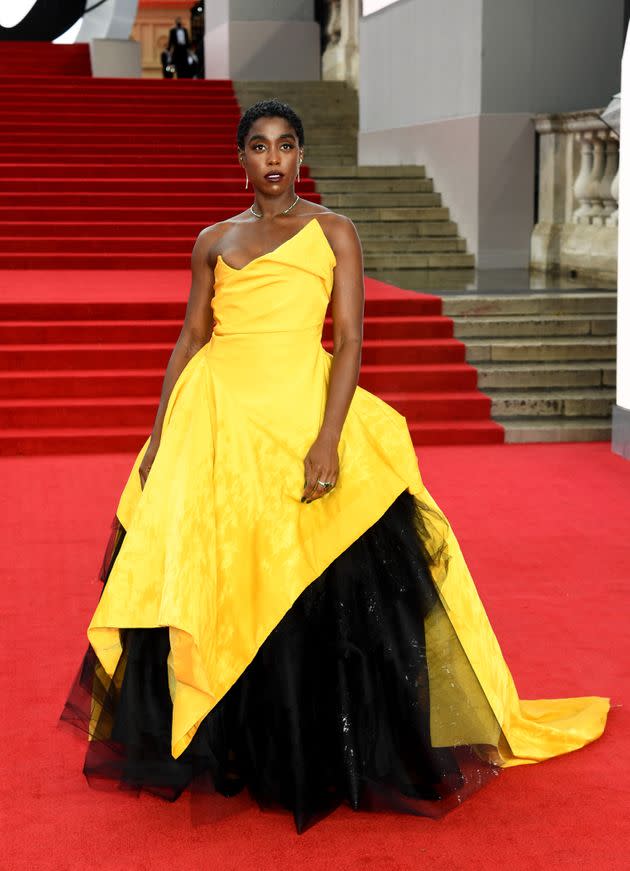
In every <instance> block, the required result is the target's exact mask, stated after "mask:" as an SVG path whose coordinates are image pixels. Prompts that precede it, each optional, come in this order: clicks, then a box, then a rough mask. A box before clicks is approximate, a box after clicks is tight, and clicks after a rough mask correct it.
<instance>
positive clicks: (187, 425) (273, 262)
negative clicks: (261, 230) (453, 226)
mask: <svg viewBox="0 0 630 871" xmlns="http://www.w3.org/2000/svg"><path fill="white" fill-rule="evenodd" d="M335 263H336V260H335V255H334V253H333V251H332V248H331V247H330V245H329V244H328V241H327V239H326V236H325V234H324V232H323V230H322V228H321V225H320V223H319V221H318V220H317V219H316V218H313V219H312V220H311V221H310V222H308V223H307V224H306V225H305V226H304V227H303V228H302V229H301V230H300V231H299V232H298V233H297V234H296V235H294V236H293V237H291V238H290V239H289V240H288V241H287V242H285V243H283V244H282V245H280V246H279V247H278V248H276V249H275V250H274V251H272V252H270V253H269V254H265V255H262V256H260V257H257V258H256V259H255V260H253V261H251V262H250V263H248V264H247V265H246V266H245V267H244V268H243V269H234V268H232V267H230V266H229V265H228V264H227V263H225V262H224V261H223V260H222V259H221V258H219V261H218V263H217V266H216V270H215V295H214V297H213V300H212V308H213V314H214V320H215V329H214V332H213V335H212V338H211V340H210V341H209V342H208V343H207V344H206V345H205V346H204V347H203V348H202V349H201V350H200V351H199V352H198V353H197V354H195V356H194V357H193V358H192V359H191V360H190V361H189V363H188V364H187V366H186V367H185V369H184V370H183V372H182V373H181V375H180V377H179V378H178V380H177V383H176V384H175V386H174V388H173V391H172V393H171V396H170V398H169V402H168V406H167V409H166V415H165V420H164V426H163V431H162V438H161V443H160V448H159V451H158V453H157V456H156V458H155V461H154V463H153V466H152V469H151V473H150V475H149V477H148V479H147V482H146V485H145V487H144V490H142V489H141V487H140V479H139V474H138V467H139V465H140V462H141V460H142V457H143V455H144V452H145V450H146V447H147V445H148V440H147V442H146V443H145V444H144V446H143V447H142V449H141V450H140V452H139V453H138V456H137V457H136V460H135V462H134V464H133V467H132V469H131V472H130V475H129V479H128V481H127V483H126V485H125V487H124V489H123V492H122V494H121V496H120V501H119V504H118V508H117V515H118V517H119V519H120V521H121V523H122V524H123V526H124V527H125V529H126V530H127V534H126V537H125V539H124V541H123V544H122V547H121V549H120V552H119V554H118V557H117V559H116V561H115V563H114V566H113V569H112V571H111V574H110V576H109V579H108V582H107V584H106V586H105V588H104V591H103V595H102V597H101V599H100V601H99V603H98V605H97V607H96V610H95V612H94V615H93V617H92V620H91V622H90V625H89V627H88V639H89V641H90V643H91V645H92V646H93V648H94V650H95V652H96V654H97V655H98V658H99V660H100V661H101V663H102V665H103V667H104V669H105V671H106V672H107V673H108V674H109V675H110V676H111V675H113V672H114V669H115V666H116V664H117V662H118V660H119V658H120V655H121V644H120V638H119V628H124V627H152V626H168V627H170V628H169V636H170V642H171V652H170V655H169V686H170V688H171V695H172V698H173V724H172V752H173V755H174V756H176V757H177V756H179V755H180V754H181V753H182V752H183V750H184V749H185V748H186V746H187V745H188V743H189V742H190V740H191V738H192V736H193V735H194V733H195V731H196V729H197V727H198V725H199V723H200V722H201V720H202V719H203V718H204V717H205V716H206V714H208V712H209V711H210V710H211V709H212V708H213V707H214V705H215V704H216V703H217V702H218V701H219V700H220V699H221V698H222V696H223V695H224V694H225V693H226V692H227V690H228V689H229V688H230V687H231V686H232V685H233V684H234V683H235V681H236V680H237V679H238V677H239V675H241V674H242V672H243V671H244V669H245V668H246V667H247V665H248V664H249V663H250V662H251V660H252V659H253V657H254V656H255V654H256V652H257V650H258V649H259V647H260V646H261V645H262V643H263V641H264V640H265V639H266V638H267V636H268V635H269V633H270V632H271V631H272V629H273V628H274V627H275V626H276V625H277V624H278V623H279V621H280V620H281V619H282V617H283V616H284V615H285V614H286V612H287V611H288V610H289V608H290V607H291V605H292V604H293V602H294V601H295V600H296V599H297V598H298V596H299V595H300V594H301V593H302V592H303V591H304V590H305V589H306V587H307V586H308V585H309V584H310V583H311V582H312V581H313V580H315V578H317V577H318V576H319V575H320V574H321V573H322V572H323V570H324V569H325V568H326V566H327V565H329V564H330V562H331V561H332V560H334V559H335V558H336V557H337V556H338V555H339V554H340V553H341V552H342V551H343V550H345V549H346V548H347V547H348V546H349V545H350V544H351V543H352V542H353V541H354V540H355V539H356V538H358V537H359V536H360V535H361V534H362V533H363V532H365V531H366V530H367V529H368V528H369V527H370V526H371V525H372V524H373V523H374V522H375V521H376V520H378V519H379V518H380V517H381V516H382V515H383V514H384V512H385V511H386V509H387V508H388V507H389V506H390V505H391V503H392V502H393V501H394V499H395V498H396V496H398V495H399V494H400V493H401V492H402V491H403V490H405V489H407V490H409V492H410V493H412V494H413V495H414V496H416V498H418V499H421V500H422V502H424V503H425V504H428V505H431V506H432V507H433V508H434V509H435V512H436V514H435V517H436V518H438V519H437V522H435V523H434V524H433V526H432V529H433V533H432V535H433V536H434V538H433V539H432V541H431V542H430V545H431V547H432V548H433V549H434V550H435V552H436V553H437V552H438V551H439V548H440V544H443V543H444V544H445V545H446V547H444V548H443V551H442V552H441V556H440V561H439V563H438V564H437V565H436V568H435V576H434V577H435V580H436V585H437V587H438V589H439V591H440V595H441V597H442V600H443V602H444V605H445V606H446V608H447V612H448V614H449V617H450V619H451V621H452V623H453V625H454V627H455V629H456V631H457V634H458V635H459V637H460V639H461V642H462V645H463V648H464V651H465V653H466V655H467V657H468V659H469V660H470V662H471V664H472V666H473V669H474V671H475V673H476V675H477V678H478V680H479V682H480V684H481V687H482V688H483V690H484V692H485V694H486V696H487V697H488V699H489V701H490V704H491V706H492V708H493V711H494V713H495V716H496V717H497V720H498V721H499V723H500V724H502V727H503V732H504V736H505V738H506V739H507V741H508V743H509V748H502V753H503V759H504V762H505V763H506V764H517V763H520V762H530V761H532V762H533V761H537V760H539V759H544V758H546V757H549V756H553V755H556V754H558V753H563V752H567V751H569V750H574V749H576V748H577V747H580V746H582V745H583V744H585V743H586V742H588V741H590V740H593V739H594V738H596V737H597V736H598V735H599V734H600V733H601V732H602V730H603V728H604V724H605V720H606V713H607V711H608V700H607V699H602V698H597V697H589V698H580V699H564V700H557V701H553V700H552V701H536V702H521V701H520V700H519V698H518V695H517V693H516V689H515V687H514V683H513V681H512V677H511V675H510V672H509V670H508V668H507V665H506V664H505V662H504V660H503V657H502V655H501V651H500V648H499V645H498V643H497V641H496V638H495V636H494V633H493V631H492V628H491V626H490V624H489V622H488V620H487V617H486V615H485V612H484V609H483V606H482V604H481V602H480V600H479V597H478V595H477V592H476V590H475V586H474V583H473V581H472V579H471V577H470V574H469V572H468V569H467V566H466V563H465V561H464V558H463V556H462V554H461V551H460V549H459V546H458V543H457V541H456V539H455V536H454V535H453V532H452V530H451V528H450V526H449V524H448V521H447V519H446V518H445V516H444V515H443V514H442V512H441V511H440V509H439V508H438V506H437V505H436V504H435V502H434V501H433V500H432V498H431V496H430V494H429V493H428V491H427V490H426V488H425V486H424V484H423V482H422V479H421V476H420V471H419V468H418V461H417V457H416V453H415V450H414V447H413V444H412V442H411V437H410V435H409V430H408V427H407V422H406V420H405V418H404V417H403V416H402V415H401V414H399V413H398V412H397V411H396V410H395V409H393V408H392V407H391V406H389V405H388V404H387V403H385V402H383V401H382V400H381V399H379V398H378V397H376V396H374V395H373V394H371V393H369V392H368V391H366V390H364V389H362V388H361V387H357V389H356V392H355V394H354V397H353V400H352V403H351V406H350V409H349V412H348V415H347V418H346V421H345V423H344V427H343V431H342V434H341V439H340V443H339V460H340V474H339V480H338V483H337V485H336V487H334V488H333V489H332V490H331V491H330V492H329V493H327V494H326V495H325V496H324V497H322V498H321V499H318V500H316V501H314V502H312V503H310V504H306V503H302V502H300V498H301V495H302V491H303V485H304V466H303V461H304V457H305V455H306V453H307V452H308V449H309V448H310V446H311V444H312V443H313V441H314V439H315V438H316V436H317V434H318V432H319V428H320V426H321V422H322V419H323V414H324V409H325V402H326V395H327V386H328V380H329V374H330V367H331V362H332V356H331V355H330V354H329V353H327V352H326V351H325V350H324V348H323V347H322V345H321V333H322V327H323V322H324V316H325V312H326V308H327V305H328V302H329V299H330V294H331V291H332V286H333V270H334V266H335ZM432 631H433V635H434V636H435V638H434V639H432ZM438 636H439V627H434V628H433V629H432V627H431V626H430V625H427V641H428V646H429V650H428V656H429V659H431V656H433V658H434V660H435V662H436V663H437V659H438V652H437V651H439V650H440V639H439V637H438ZM432 651H433V652H432ZM439 655H440V656H442V657H443V653H440V654H439ZM446 673H447V672H446V671H445V670H444V669H440V668H439V667H437V668H435V669H434V670H433V678H432V679H433V681H434V685H433V684H432V692H433V689H434V688H435V692H436V693H441V692H444V693H445V694H447V687H446V685H445V684H444V686H443V687H442V688H441V687H440V681H442V683H444V677H443V675H444V674H446ZM441 675H442V676H441ZM447 732H448V728H447V726H446V725H445V723H438V722H436V723H435V736H434V743H436V744H440V743H448V742H449V735H448V734H447ZM440 733H441V734H440ZM432 737H433V736H432Z"/></svg>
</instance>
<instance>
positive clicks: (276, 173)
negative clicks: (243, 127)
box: [240, 118, 302, 194]
mask: <svg viewBox="0 0 630 871" xmlns="http://www.w3.org/2000/svg"><path fill="white" fill-rule="evenodd" d="M301 157H302V150H301V149H300V147H299V145H298V138H297V135H296V132H295V130H294V129H293V127H292V126H291V125H290V124H289V122H288V121H287V120H286V119H285V118H258V119H257V120H256V121H254V123H253V124H252V126H251V128H250V130H249V133H248V134H247V136H246V137H245V148H244V150H243V152H241V154H240V162H241V166H242V167H243V168H244V169H246V170H247V174H248V176H249V179H250V181H251V183H252V185H253V186H254V188H256V189H257V190H260V191H261V192H263V193H268V194H280V193H283V192H284V191H286V190H289V189H291V188H292V187H293V183H294V181H295V177H296V175H297V172H298V167H299V165H300V159H301Z"/></svg>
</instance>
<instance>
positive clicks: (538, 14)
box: [359, 0, 623, 267]
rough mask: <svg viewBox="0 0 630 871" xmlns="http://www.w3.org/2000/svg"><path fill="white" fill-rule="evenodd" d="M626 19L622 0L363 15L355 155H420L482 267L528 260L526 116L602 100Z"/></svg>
mask: <svg viewBox="0 0 630 871" xmlns="http://www.w3.org/2000/svg"><path fill="white" fill-rule="evenodd" d="M622 23H623V0H597V2H595V0H401V2H399V3H396V4H394V5H393V6H390V7H387V8H385V9H383V10H381V11H380V12H377V13H375V14H373V15H370V16H368V17H366V18H363V19H362V20H361V22H360V65H359V75H360V88H359V107H360V118H359V131H360V132H359V160H360V162H361V163H377V164H396V163H402V162H406V161H408V160H410V159H415V160H416V161H417V162H422V163H424V164H425V165H426V166H427V171H428V173H429V175H431V176H432V177H433V178H434V179H435V182H436V187H437V189H438V190H439V191H441V192H442V193H443V194H444V197H445V201H446V204H447V205H448V206H449V207H450V209H451V214H452V217H453V219H454V220H456V221H457V222H458V223H459V225H460V228H461V232H462V235H464V236H465V237H466V238H467V240H468V243H469V248H470V250H472V251H473V252H474V253H475V254H476V256H477V262H478V265H479V266H481V267H493V266H496V267H510V266H515V267H525V266H527V265H528V263H529V246H530V235H531V231H532V227H533V218H534V214H533V210H534V131H533V125H532V124H531V122H530V117H531V115H533V114H534V113H536V112H542V111H569V110H571V109H578V108H593V107H596V106H603V105H605V104H606V103H607V102H608V100H609V98H610V97H611V96H612V94H613V93H615V92H616V91H617V90H618V88H619V84H618V83H619V67H620V54H621V33H622ZM449 120H450V121H452V122H455V121H456V122H458V123H456V124H455V123H453V124H448V123H446V122H447V121H449ZM449 136H451V137H455V138H454V140H453V141H450V142H447V138H448V137H449ZM410 155H412V156H413V158H411V157H410ZM469 173H474V174H476V176H477V179H476V181H475V182H472V181H469V182H467V183H464V182H463V178H464V177H467V176H468V174H469Z"/></svg>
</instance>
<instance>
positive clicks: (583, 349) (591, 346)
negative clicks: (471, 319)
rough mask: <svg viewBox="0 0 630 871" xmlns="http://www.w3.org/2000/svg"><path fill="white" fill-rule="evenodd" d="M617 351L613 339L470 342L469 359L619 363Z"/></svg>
mask: <svg viewBox="0 0 630 871" xmlns="http://www.w3.org/2000/svg"><path fill="white" fill-rule="evenodd" d="M616 356H617V349H616V343H615V340H614V339H612V338H610V337H603V338H599V337H597V338H592V337H586V338H583V339H570V338H565V337H562V338H556V337H555V336H554V337H546V338H545V339H544V340H541V339H539V338H535V337H534V338H524V337H523V338H518V339H484V340H478V339H468V340H467V342H466V359H467V360H468V361H469V362H470V363H481V362H488V361H494V362H497V363H503V362H521V361H522V362H527V363H529V364H534V365H537V364H538V363H540V362H541V361H552V360H558V361H569V360H582V361H585V360H595V361H603V360H615V359H616Z"/></svg>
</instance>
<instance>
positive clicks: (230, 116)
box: [0, 75, 320, 269]
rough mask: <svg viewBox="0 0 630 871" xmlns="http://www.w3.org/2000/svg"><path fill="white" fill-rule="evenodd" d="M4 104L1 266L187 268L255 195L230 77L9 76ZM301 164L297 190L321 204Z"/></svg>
mask: <svg viewBox="0 0 630 871" xmlns="http://www.w3.org/2000/svg"><path fill="white" fill-rule="evenodd" d="M0 110H1V111H2V117H3V129H4V131H5V135H4V138H3V140H2V142H1V143H0V192H1V195H2V203H1V205H0V269H21V268H24V267H26V268H30V269H49V268H55V269H64V268H69V269H154V268H162V269H187V268H188V267H189V265H190V251H191V248H192V245H193V243H194V240H195V238H196V236H197V234H198V233H199V231H200V230H201V229H203V227H206V226H208V224H212V223H214V222H215V221H219V220H223V219H225V218H228V217H230V216H231V215H234V214H235V213H237V212H239V211H241V210H243V209H246V208H248V207H249V205H250V203H251V201H252V194H251V189H250V190H249V191H246V190H245V186H244V174H243V171H242V169H241V167H240V166H239V164H238V162H237V159H236V128H237V125H238V119H239V117H240V108H239V105H238V103H237V100H236V97H235V95H234V90H233V88H232V83H231V81H229V80H228V79H219V80H198V79H194V80H193V79H190V80H185V79H183V80H181V81H179V80H167V79H164V80H163V79H124V78H98V79H91V78H87V77H78V78H74V77H73V76H68V75H60V76H54V75H52V76H46V77H45V78H41V79H37V78H35V77H32V78H28V77H27V78H22V77H18V76H10V75H5V76H0ZM307 158H308V155H307ZM307 163H308V160H307V161H306V162H305V163H304V164H303V165H302V168H301V176H302V180H301V182H300V183H299V184H297V185H296V192H297V193H299V194H300V196H302V197H304V198H306V199H308V200H311V201H313V202H319V201H320V195H319V194H318V193H317V192H316V190H315V184H314V182H313V179H311V178H310V177H309V169H308V165H307Z"/></svg>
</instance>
